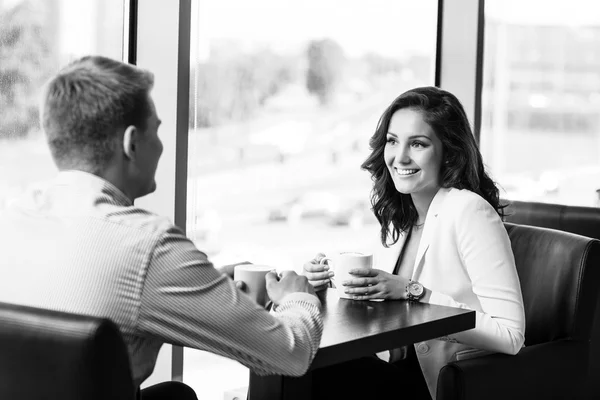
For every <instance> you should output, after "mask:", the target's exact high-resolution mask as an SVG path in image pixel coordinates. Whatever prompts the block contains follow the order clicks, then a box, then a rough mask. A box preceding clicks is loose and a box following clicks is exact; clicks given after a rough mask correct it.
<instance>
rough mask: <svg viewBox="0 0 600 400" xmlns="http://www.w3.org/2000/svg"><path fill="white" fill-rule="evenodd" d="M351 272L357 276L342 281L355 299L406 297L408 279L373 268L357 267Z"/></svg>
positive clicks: (395, 298) (396, 298) (394, 298)
mask: <svg viewBox="0 0 600 400" xmlns="http://www.w3.org/2000/svg"><path fill="white" fill-rule="evenodd" d="M350 274H352V275H354V276H355V278H353V279H350V280H347V281H344V282H342V285H343V286H344V287H345V289H346V290H345V291H346V293H348V294H349V295H351V296H352V298H353V299H354V300H371V299H389V300H398V299H406V285H408V279H405V278H402V277H400V276H398V275H393V274H390V273H388V272H385V271H381V270H379V269H371V268H355V269H352V270H350Z"/></svg>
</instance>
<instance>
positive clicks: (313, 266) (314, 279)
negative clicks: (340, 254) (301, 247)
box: [302, 253, 333, 291]
mask: <svg viewBox="0 0 600 400" xmlns="http://www.w3.org/2000/svg"><path fill="white" fill-rule="evenodd" d="M323 257H325V254H323V253H318V254H317V255H316V256H315V258H313V259H312V260H310V261H309V262H307V263H305V264H304V266H303V272H302V274H303V275H304V276H306V277H307V278H308V282H309V283H310V284H311V285H313V287H314V288H315V290H316V291H319V290H322V289H325V288H326V287H327V286H328V285H329V283H330V282H331V277H332V276H333V271H330V270H329V266H328V265H326V264H319V263H320V262H321V259H322V258H323Z"/></svg>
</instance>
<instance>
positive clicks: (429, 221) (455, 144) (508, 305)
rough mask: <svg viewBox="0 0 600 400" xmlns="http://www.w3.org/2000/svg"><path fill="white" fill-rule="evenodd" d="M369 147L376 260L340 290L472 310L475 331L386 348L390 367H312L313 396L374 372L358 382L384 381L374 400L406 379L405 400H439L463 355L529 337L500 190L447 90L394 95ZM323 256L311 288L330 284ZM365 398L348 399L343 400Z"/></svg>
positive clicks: (507, 348)
mask: <svg viewBox="0 0 600 400" xmlns="http://www.w3.org/2000/svg"><path fill="white" fill-rule="evenodd" d="M370 144H371V149H372V151H371V154H370V156H369V157H368V158H367V160H366V161H365V162H364V163H363V165H362V167H363V168H364V169H366V170H367V171H369V172H370V173H371V177H372V180H373V190H372V197H371V202H372V205H373V211H374V213H375V216H376V217H377V219H378V221H379V223H380V228H381V230H380V241H381V245H378V246H376V248H375V249H374V251H373V253H374V255H375V257H374V260H375V262H374V265H373V268H370V269H365V268H356V269H354V270H351V271H350V274H351V275H353V277H352V278H351V279H348V280H346V281H344V282H341V284H342V285H343V286H344V292H345V293H346V294H348V295H350V297H351V298H352V299H355V300H374V299H383V300H409V301H420V302H424V303H431V304H439V305H445V306H451V307H460V308H466V309H472V310H475V311H476V327H475V329H472V330H469V331H467V332H465V333H459V334H456V335H453V336H452V337H450V336H448V337H444V338H438V339H435V340H429V341H426V342H422V343H415V345H414V350H413V349H412V348H411V349H409V350H408V351H406V349H391V351H390V354H389V361H390V363H386V362H384V361H383V360H381V361H380V360H377V359H374V358H373V357H369V358H365V359H363V360H355V361H353V362H352V363H351V364H347V365H345V364H340V365H339V366H335V367H331V368H325V369H323V370H317V371H315V372H314V374H315V375H314V380H315V382H316V383H315V386H314V387H315V388H316V390H317V393H318V397H317V398H318V399H326V398H327V396H333V395H334V394H333V393H329V394H327V395H325V394H323V393H326V390H327V387H340V386H343V385H342V384H341V382H342V381H344V380H345V379H347V377H346V371H347V370H348V369H352V370H357V369H360V370H364V371H365V372H364V373H365V374H367V375H368V376H367V375H361V376H362V378H363V379H365V380H366V381H369V380H377V381H378V382H379V385H378V386H379V387H378V388H377V390H378V392H377V393H376V394H377V396H381V397H390V396H394V392H395V391H397V387H398V379H402V378H403V377H404V378H405V377H406V376H410V377H411V378H410V380H408V379H407V380H406V381H404V380H403V381H402V388H403V394H406V393H410V395H409V396H407V397H409V398H410V397H415V398H426V397H427V395H428V394H429V395H430V396H431V398H434V399H435V398H436V387H437V386H436V384H437V378H438V374H439V371H440V369H441V368H442V367H443V366H444V365H446V364H447V363H448V362H449V361H452V360H453V359H455V358H456V357H457V354H459V353H461V352H464V351H465V350H473V349H478V350H488V351H495V352H500V353H506V354H516V353H517V352H518V351H519V350H520V348H521V347H522V345H523V343H524V340H525V339H524V334H525V332H524V331H525V316H524V310H523V299H522V295H521V288H520V284H519V278H518V276H517V272H516V267H515V262H514V256H513V254H512V250H511V247H510V242H509V239H508V235H507V233H506V230H505V229H504V225H503V224H502V220H501V215H502V206H501V205H500V204H499V200H498V189H497V188H496V186H495V184H494V182H493V181H492V180H491V179H490V177H489V176H488V175H487V173H486V172H485V169H484V166H483V162H482V159H481V154H480V153H479V150H478V149H477V146H476V143H475V139H474V137H473V134H472V132H471V128H470V126H469V121H468V119H467V117H466V114H465V111H464V109H463V107H462V105H461V103H460V101H459V100H458V99H457V98H456V96H454V95H453V94H451V93H449V92H447V91H445V90H442V89H439V88H435V87H420V88H416V89H412V90H409V91H407V92H405V93H403V94H401V95H400V96H398V97H397V98H396V99H395V100H394V101H393V102H392V103H391V105H390V106H389V107H388V108H387V109H386V110H385V111H384V113H383V115H382V117H381V118H380V120H379V123H378V125H377V128H376V130H375V133H374V134H373V136H372V137H371V141H370ZM321 258H322V254H321V255H318V256H317V257H316V258H315V259H313V260H311V261H309V262H308V263H306V264H305V265H304V270H305V274H306V276H307V277H308V279H309V280H310V281H311V282H312V283H313V284H314V285H315V286H316V285H322V284H323V282H326V283H327V282H329V280H330V279H331V272H329V271H326V270H325V268H324V267H322V266H321V265H320V259H321ZM334 276H335V275H334ZM338 289H339V288H338ZM384 358H387V357H384ZM421 371H423V372H422V373H421ZM337 380H340V382H339V384H336V383H332V382H336V381H337ZM353 389H354V388H353ZM321 391H324V392H323V393H321ZM337 394H338V396H339V395H340V393H337ZM370 394H372V393H364V392H362V393H361V392H360V391H356V390H352V391H351V392H349V393H345V394H344V395H343V396H339V397H343V398H346V399H348V400H349V399H355V398H356V399H362V398H365V397H369V395H370Z"/></svg>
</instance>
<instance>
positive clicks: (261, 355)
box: [138, 228, 323, 376]
mask: <svg viewBox="0 0 600 400" xmlns="http://www.w3.org/2000/svg"><path fill="white" fill-rule="evenodd" d="M138 327H139V330H140V331H141V332H140V333H141V334H145V335H152V336H154V337H156V338H159V339H160V340H162V341H164V342H167V343H172V344H177V345H182V346H187V347H192V348H197V349H201V350H205V351H209V352H212V353H215V354H219V355H222V356H226V357H229V358H232V359H234V360H237V361H239V362H240V363H242V364H244V365H246V366H247V367H249V368H251V369H252V370H253V371H254V372H255V373H257V374H282V375H292V376H300V375H302V374H304V373H305V372H306V370H307V369H308V367H309V366H310V363H311V362H312V359H313V358H314V355H315V353H316V352H317V349H318V347H319V343H320V339H321V333H322V330H323V326H322V320H321V315H320V302H319V300H318V298H317V297H316V296H314V295H312V294H309V293H293V294H289V295H287V296H285V297H284V298H283V299H282V301H281V303H280V305H279V307H278V308H277V310H276V311H275V312H273V313H269V312H267V311H265V310H264V309H263V308H262V307H261V306H259V305H258V304H256V303H254V302H253V301H252V300H251V299H250V298H249V297H247V296H246V295H245V294H243V293H242V292H241V291H239V290H238V289H237V288H236V286H235V284H234V282H233V281H232V280H231V279H229V278H228V277H227V276H226V275H224V274H222V273H220V272H219V271H218V270H216V269H215V268H214V267H213V266H212V264H211V263H210V262H209V261H208V259H207V257H206V255H205V254H204V253H202V252H200V251H198V249H196V247H195V246H194V245H193V243H192V242H191V241H190V240H189V239H187V238H186V237H185V236H184V235H183V234H182V233H181V232H180V231H179V230H178V229H177V228H173V229H172V230H170V231H169V232H166V233H164V234H163V235H162V236H161V238H160V239H159V241H158V243H157V245H156V247H155V249H154V251H153V254H152V257H151V259H150V260H149V263H148V266H147V271H146V277H145V283H144V287H143V290H142V295H141V305H140V315H139V321H138Z"/></svg>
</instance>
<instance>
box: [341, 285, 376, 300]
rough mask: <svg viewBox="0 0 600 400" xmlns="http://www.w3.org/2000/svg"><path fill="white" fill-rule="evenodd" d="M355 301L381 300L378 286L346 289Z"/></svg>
mask: <svg viewBox="0 0 600 400" xmlns="http://www.w3.org/2000/svg"><path fill="white" fill-rule="evenodd" d="M344 291H345V292H346V293H347V294H349V295H351V296H352V299H354V300H370V299H377V298H381V296H380V293H379V287H378V286H363V287H346V288H345V290H344Z"/></svg>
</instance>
